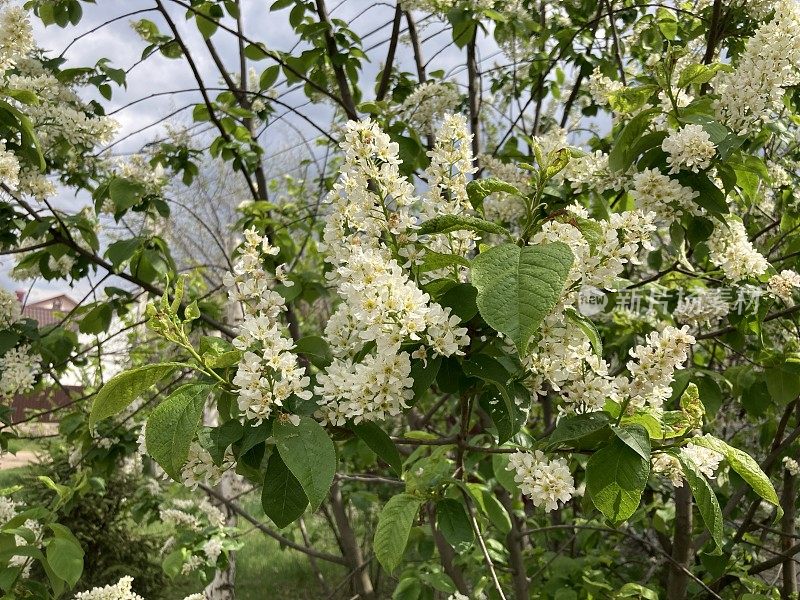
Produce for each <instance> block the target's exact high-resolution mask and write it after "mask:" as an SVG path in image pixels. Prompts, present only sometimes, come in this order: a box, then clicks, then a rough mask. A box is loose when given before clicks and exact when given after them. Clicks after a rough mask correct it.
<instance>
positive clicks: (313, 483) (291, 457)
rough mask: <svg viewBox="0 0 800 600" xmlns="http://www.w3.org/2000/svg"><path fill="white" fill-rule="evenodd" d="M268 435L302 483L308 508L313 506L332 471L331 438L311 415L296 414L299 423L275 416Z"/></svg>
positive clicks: (324, 493)
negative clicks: (298, 416)
mask: <svg viewBox="0 0 800 600" xmlns="http://www.w3.org/2000/svg"><path fill="white" fill-rule="evenodd" d="M272 435H273V437H274V438H275V442H276V444H277V446H278V452H280V455H281V458H282V459H283V462H285V463H286V466H287V467H289V470H290V471H291V472H292V474H293V475H294V476H295V477H297V480H298V481H299V482H300V485H301V486H303V491H304V492H305V493H306V496H307V497H308V502H309V504H311V509H312V510H316V509H317V508H318V507H319V505H320V504H322V501H323V500H324V499H325V497H326V496H327V495H328V491H329V490H330V488H331V483H333V476H334V475H335V474H336V448H334V446H333V442H332V441H331V438H330V437H328V434H327V433H325V430H324V429H323V428H322V426H321V425H320V424H319V423H317V422H316V421H315V420H314V419H312V418H311V417H300V424H299V425H292V424H291V423H290V422H288V421H282V420H280V419H279V420H277V421H275V424H274V425H273V428H272Z"/></svg>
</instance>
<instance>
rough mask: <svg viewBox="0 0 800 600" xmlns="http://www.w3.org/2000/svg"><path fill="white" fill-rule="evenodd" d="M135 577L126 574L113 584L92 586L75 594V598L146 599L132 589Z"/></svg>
mask: <svg viewBox="0 0 800 600" xmlns="http://www.w3.org/2000/svg"><path fill="white" fill-rule="evenodd" d="M132 585H133V577H128V576H125V577H123V578H122V579H120V580H119V581H118V582H117V583H115V584H113V585H105V586H103V587H96V588H92V589H91V590H89V591H87V592H78V593H77V594H75V600H144V598H142V597H141V596H140V595H139V594H137V593H136V592H134V591H133V590H132V589H131V586H132Z"/></svg>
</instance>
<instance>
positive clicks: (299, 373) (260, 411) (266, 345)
mask: <svg viewBox="0 0 800 600" xmlns="http://www.w3.org/2000/svg"><path fill="white" fill-rule="evenodd" d="M277 253H278V249H277V248H275V247H273V246H271V245H270V244H269V241H268V240H267V239H265V238H264V237H262V236H261V235H260V234H259V233H258V232H256V231H255V230H254V229H249V230H247V231H246V232H245V242H244V244H243V248H242V251H241V254H240V255H239V257H238V258H237V260H236V263H235V264H234V265H233V272H232V273H230V272H229V273H226V275H225V278H224V283H225V285H226V286H227V288H228V295H229V297H230V299H231V300H233V301H237V302H241V303H242V306H243V309H244V319H243V321H242V323H241V325H240V333H239V335H238V336H237V337H236V339H234V341H233V345H234V346H235V347H236V348H238V349H239V350H242V351H244V355H243V357H242V360H241V362H240V363H239V368H238V370H237V372H236V375H235V377H234V379H233V384H234V385H235V386H236V388H237V392H238V395H239V397H238V405H239V410H241V411H242V412H243V413H244V415H245V417H246V418H248V419H255V421H256V423H261V421H262V420H264V419H267V418H268V417H269V416H270V414H272V411H273V410H274V409H275V408H276V407H281V406H283V403H284V402H285V401H286V400H288V399H289V397H291V396H292V395H296V396H297V397H299V398H303V399H305V400H308V399H309V398H311V391H310V390H308V389H307V388H308V386H309V383H310V379H309V377H307V376H306V370H305V368H304V367H300V366H298V364H297V356H296V355H295V354H294V353H293V352H292V351H291V350H292V348H293V346H294V343H293V342H292V341H291V340H290V339H289V338H287V337H286V336H284V335H283V333H282V331H281V325H280V324H279V322H278V316H279V315H280V313H281V312H282V311H283V310H285V301H284V299H283V297H282V296H281V295H280V294H278V293H277V292H275V291H274V290H272V289H271V288H272V286H273V285H274V284H275V283H276V282H277V281H284V275H283V268H282V267H278V269H277V270H276V275H275V276H274V277H273V276H271V275H269V274H268V273H267V272H266V271H265V270H264V267H263V261H264V257H265V255H266V256H269V255H276V254H277ZM285 283H287V284H289V283H291V282H285Z"/></svg>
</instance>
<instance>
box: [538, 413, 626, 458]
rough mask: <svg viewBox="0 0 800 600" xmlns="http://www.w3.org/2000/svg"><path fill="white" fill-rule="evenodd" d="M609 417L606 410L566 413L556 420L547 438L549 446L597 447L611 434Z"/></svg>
mask: <svg viewBox="0 0 800 600" xmlns="http://www.w3.org/2000/svg"><path fill="white" fill-rule="evenodd" d="M610 421H611V417H610V415H609V414H608V413H607V412H590V413H584V414H581V415H568V416H565V417H562V418H561V419H559V421H558V425H556V428H555V429H554V430H553V433H551V434H550V437H548V438H547V445H548V447H550V448H557V447H558V446H561V445H569V446H570V447H572V448H576V449H584V448H585V449H591V448H595V447H597V445H598V444H599V443H601V442H604V441H605V440H607V439H608V437H609V436H610V435H611V429H610Z"/></svg>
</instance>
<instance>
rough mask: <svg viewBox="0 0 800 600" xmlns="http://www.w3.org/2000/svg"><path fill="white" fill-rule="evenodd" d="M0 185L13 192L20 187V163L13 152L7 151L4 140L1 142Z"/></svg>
mask: <svg viewBox="0 0 800 600" xmlns="http://www.w3.org/2000/svg"><path fill="white" fill-rule="evenodd" d="M0 184H2V185H5V186H6V187H8V188H9V189H12V190H15V189H17V186H19V161H18V160H17V157H16V156H14V154H13V153H12V152H9V151H8V150H6V143H5V141H3V140H0Z"/></svg>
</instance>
